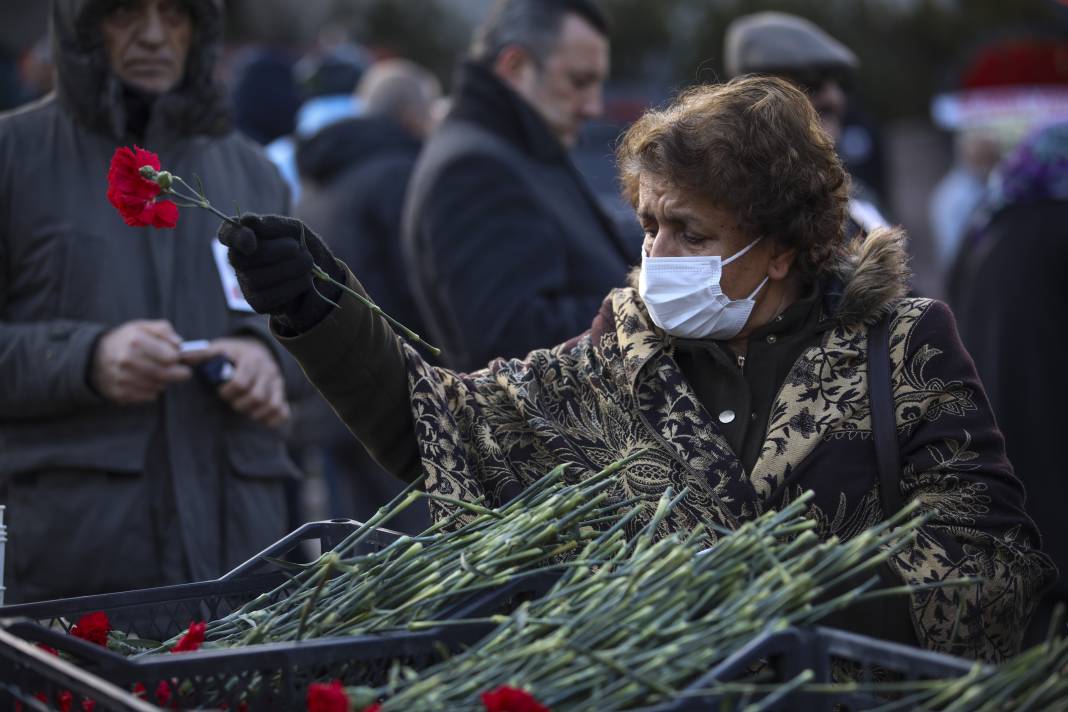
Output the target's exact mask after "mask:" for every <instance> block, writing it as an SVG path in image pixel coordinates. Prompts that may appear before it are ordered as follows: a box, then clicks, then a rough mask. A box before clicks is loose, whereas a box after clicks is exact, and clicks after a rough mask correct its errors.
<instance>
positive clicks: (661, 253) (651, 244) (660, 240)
mask: <svg viewBox="0 0 1068 712" xmlns="http://www.w3.org/2000/svg"><path fill="white" fill-rule="evenodd" d="M672 244H673V241H672V240H671V239H669V237H668V236H667V235H666V234H665V233H664V231H663V230H658V231H657V233H656V234H655V235H653V236H652V237H646V238H645V252H646V254H648V255H649V256H650V257H676V256H677V255H676V254H674V252H673V251H672Z"/></svg>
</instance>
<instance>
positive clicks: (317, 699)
mask: <svg viewBox="0 0 1068 712" xmlns="http://www.w3.org/2000/svg"><path fill="white" fill-rule="evenodd" d="M307 701H308V712H349V696H348V695H346V694H345V688H344V687H342V686H341V680H334V681H333V682H331V683H330V684H329V685H326V684H323V683H321V682H313V683H312V684H311V685H309V686H308V698H307Z"/></svg>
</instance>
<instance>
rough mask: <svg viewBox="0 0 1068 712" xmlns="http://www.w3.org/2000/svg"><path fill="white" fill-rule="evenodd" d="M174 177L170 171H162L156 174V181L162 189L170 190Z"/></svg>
mask: <svg viewBox="0 0 1068 712" xmlns="http://www.w3.org/2000/svg"><path fill="white" fill-rule="evenodd" d="M173 178H174V177H173V176H172V175H171V174H170V173H169V172H167V171H160V172H159V173H157V174H156V183H157V184H158V185H159V187H160V190H163V191H169V190H170V189H171V183H172V182H173Z"/></svg>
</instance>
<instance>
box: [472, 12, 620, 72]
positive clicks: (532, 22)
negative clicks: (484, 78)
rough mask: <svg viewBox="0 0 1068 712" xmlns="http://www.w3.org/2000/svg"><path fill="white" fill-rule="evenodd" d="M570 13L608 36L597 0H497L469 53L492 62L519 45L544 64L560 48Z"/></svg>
mask: <svg viewBox="0 0 1068 712" xmlns="http://www.w3.org/2000/svg"><path fill="white" fill-rule="evenodd" d="M568 14H575V15H578V16H579V17H581V18H582V19H583V20H585V21H586V22H588V23H589V24H590V26H591V27H593V28H594V29H595V30H597V31H598V32H600V33H601V34H602V35H604V36H605V37H608V31H609V27H608V18H607V17H606V16H605V14H604V12H603V11H602V10H601V8H599V7H598V6H597V4H596V3H595V2H594V1H593V0H497V1H496V2H495V3H494V4H493V7H492V8H491V9H490V12H489V15H487V16H486V19H485V20H484V21H483V23H482V24H481V25H480V26H479V27H478V29H477V30H475V36H474V39H473V40H472V42H471V49H470V50H469V52H468V56H469V57H470V58H471V59H473V60H475V61H476V62H480V63H482V64H487V65H488V64H491V63H492V62H493V61H494V60H495V59H497V56H498V55H499V54H500V53H501V51H503V50H504V49H505V48H506V47H509V46H513V45H518V46H520V47H523V48H524V49H526V50H527V51H528V52H529V53H530V54H531V56H532V57H533V58H534V61H535V62H538V63H539V64H540V63H543V62H544V61H545V60H546V59H548V57H549V55H550V54H552V51H553V49H554V48H555V47H556V41H557V39H558V38H559V36H560V26H561V25H562V24H563V22H564V17H566V16H567V15H568Z"/></svg>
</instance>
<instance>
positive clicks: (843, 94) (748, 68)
mask: <svg viewBox="0 0 1068 712" xmlns="http://www.w3.org/2000/svg"><path fill="white" fill-rule="evenodd" d="M723 51H724V57H723V65H724V67H725V69H726V71H727V76H728V77H737V76H740V75H742V74H763V75H773V76H778V77H783V78H784V79H787V80H789V81H791V82H793V83H794V84H795V85H797V86H798V87H799V88H801V89H802V90H804V91H805V93H806V94H808V97H809V99H810V100H811V101H812V105H813V107H815V109H816V112H817V113H818V114H819V116H820V120H821V122H822V123H823V128H824V130H825V131H826V132H827V133H828V134H830V136H831V138H832V139H833V140H834V142H835V144H838V143H839V142H840V141H841V139H842V131H843V128H844V121H845V116H846V110H847V108H848V102H849V95H848V94H847V91H848V89H849V88H850V86H851V85H852V80H853V75H854V73H855V72H856V68H857V64H858V63H857V57H856V55H855V54H854V53H853V51H852V50H850V49H849V48H848V47H846V46H845V45H843V44H842V43H841V42H839V41H838V40H836V39H835V38H833V37H831V36H830V35H829V34H827V33H826V32H825V31H824V30H823V29H822V28H820V27H817V26H816V25H815V24H813V23H812V22H810V21H808V20H806V19H804V18H801V17H797V16H795V15H789V14H787V13H784V12H759V13H755V14H752V15H744V16H742V17H739V18H737V19H736V20H734V21H733V22H731V24H730V25H729V26H728V27H727V33H726V37H725V40H724V50H723ZM849 217H850V220H851V229H850V231H851V233H852V234H854V235H857V234H866V233H869V232H871V231H872V230H874V229H876V228H880V227H887V226H888V225H889V223H888V222H887V220H886V218H885V217H884V216H883V209H882V208H881V207H880V200H879V198H878V197H877V196H876V195H875V193H874V191H873V190H872V189H871V188H869V187H868V186H867V185H866V184H864V183H863V182H862V181H860V180H858V179H857V178H856V177H855V176H853V179H852V193H851V195H850V200H849Z"/></svg>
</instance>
